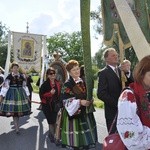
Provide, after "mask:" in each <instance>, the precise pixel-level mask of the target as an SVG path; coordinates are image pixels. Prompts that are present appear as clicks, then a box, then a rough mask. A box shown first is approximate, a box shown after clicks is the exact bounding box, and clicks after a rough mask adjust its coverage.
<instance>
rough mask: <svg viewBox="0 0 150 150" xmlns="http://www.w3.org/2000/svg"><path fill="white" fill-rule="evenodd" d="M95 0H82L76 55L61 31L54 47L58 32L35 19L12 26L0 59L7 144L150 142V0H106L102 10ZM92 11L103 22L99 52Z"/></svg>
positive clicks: (131, 147) (77, 147) (109, 149)
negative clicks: (33, 23)
mask: <svg viewBox="0 0 150 150" xmlns="http://www.w3.org/2000/svg"><path fill="white" fill-rule="evenodd" d="M90 4H91V1H90V0H80V21H81V23H80V25H81V43H80V44H79V45H80V50H79V49H77V46H75V49H74V51H75V53H72V54H73V55H72V54H71V53H70V55H69V51H71V49H69V50H68V51H67V46H68V47H69V48H70V45H67V44H68V43H67V44H66V43H65V44H64V45H66V47H65V48H66V49H65V48H64V47H63V46H62V47H61V45H60V43H61V42H62V39H61V41H59V43H57V44H56V47H55V48H53V47H51V45H53V44H54V43H53V42H54V41H53V40H54V38H53V39H50V38H48V37H47V36H46V35H42V34H33V33H30V32H29V29H30V28H29V24H28V23H27V27H26V29H27V32H26V33H23V32H15V31H9V32H8V38H7V39H8V42H7V54H6V56H7V57H6V59H5V60H4V61H3V63H2V61H0V66H1V67H0V120H2V122H1V125H0V130H1V131H0V145H1V146H2V149H3V150H5V149H7V150H16V149H17V150H27V149H31V150H45V149H49V150H53V149H54V150H55V149H56V150H59V149H60V150H63V149H66V150H67V149H68V150H150V1H149V0H146V1H140V0H107V1H106V0H100V5H99V7H98V6H97V7H98V8H99V12H91V10H90V6H91V5H90ZM96 16H97V18H96ZM90 18H93V19H94V18H96V19H97V20H98V19H99V21H101V22H102V25H101V27H100V28H101V29H100V28H99V30H102V32H103V46H101V48H100V49H99V52H97V53H96V56H95V57H94V59H95V60H94V59H93V58H92V56H91V54H92V51H91V39H90ZM57 41H58V40H57ZM76 43H78V42H76ZM0 49H1V48H0ZM80 52H81V57H80V55H78V54H77V53H80ZM1 54H2V53H1ZM93 68H96V69H95V70H94V69H93ZM4 123H6V124H7V125H6V124H4ZM10 127H12V128H11V129H10ZM8 128H9V130H8ZM33 133H34V134H33ZM10 137H13V140H14V142H13V141H12V140H10V139H11V138H10ZM5 141H6V143H7V144H6V143H5ZM21 144H22V145H24V146H23V147H22V145H21ZM6 145H7V146H6Z"/></svg>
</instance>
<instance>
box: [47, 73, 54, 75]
mask: <svg viewBox="0 0 150 150" xmlns="http://www.w3.org/2000/svg"><path fill="white" fill-rule="evenodd" d="M53 74H54V75H55V74H56V73H49V74H48V75H53Z"/></svg>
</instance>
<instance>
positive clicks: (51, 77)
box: [39, 67, 61, 143]
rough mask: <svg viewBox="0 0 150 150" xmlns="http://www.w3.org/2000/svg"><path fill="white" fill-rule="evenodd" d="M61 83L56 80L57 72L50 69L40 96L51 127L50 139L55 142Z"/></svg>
mask: <svg viewBox="0 0 150 150" xmlns="http://www.w3.org/2000/svg"><path fill="white" fill-rule="evenodd" d="M60 89H61V87H60V82H59V81H57V80H56V71H55V69H54V68H52V67H50V68H49V69H47V71H46V81H44V83H43V84H42V85H41V87H40V90H39V95H40V98H41V102H42V111H43V113H44V115H45V117H46V119H47V122H48V125H49V135H48V136H49V138H50V141H51V142H52V143H54V142H55V138H54V134H55V127H56V118H57V113H58V111H59V109H60V101H59V100H60Z"/></svg>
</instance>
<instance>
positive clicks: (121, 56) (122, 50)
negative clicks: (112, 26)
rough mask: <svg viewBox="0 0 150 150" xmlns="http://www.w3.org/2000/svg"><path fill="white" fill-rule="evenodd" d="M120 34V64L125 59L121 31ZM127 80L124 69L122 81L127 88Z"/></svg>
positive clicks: (123, 86)
mask: <svg viewBox="0 0 150 150" xmlns="http://www.w3.org/2000/svg"><path fill="white" fill-rule="evenodd" d="M117 34H118V41H119V52H120V64H122V62H123V60H124V44H123V41H122V39H121V36H120V33H119V31H118V32H117ZM126 81H127V78H126V76H125V74H124V72H123V71H121V82H122V89H124V88H125V82H126Z"/></svg>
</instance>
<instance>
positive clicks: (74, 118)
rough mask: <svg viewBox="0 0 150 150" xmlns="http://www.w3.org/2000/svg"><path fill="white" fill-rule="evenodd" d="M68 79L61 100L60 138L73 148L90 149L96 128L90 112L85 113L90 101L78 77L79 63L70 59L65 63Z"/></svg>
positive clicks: (93, 142)
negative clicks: (62, 106)
mask: <svg viewBox="0 0 150 150" xmlns="http://www.w3.org/2000/svg"><path fill="white" fill-rule="evenodd" d="M66 69H67V71H68V72H69V75H70V77H69V79H68V80H67V81H66V82H65V83H64V85H63V88H62V92H61V100H62V101H63V105H64V111H63V114H62V115H63V116H62V118H63V119H62V130H61V139H62V145H63V146H69V147H72V148H74V149H90V148H92V147H95V144H96V141H97V128H96V122H95V118H94V115H93V112H92V113H86V107H87V106H89V105H91V104H92V101H88V100H86V87H85V83H84V82H83V80H82V79H81V78H80V68H79V63H78V62H77V61H76V60H70V61H69V62H68V63H67V64H66Z"/></svg>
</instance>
